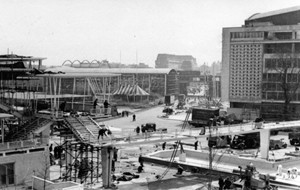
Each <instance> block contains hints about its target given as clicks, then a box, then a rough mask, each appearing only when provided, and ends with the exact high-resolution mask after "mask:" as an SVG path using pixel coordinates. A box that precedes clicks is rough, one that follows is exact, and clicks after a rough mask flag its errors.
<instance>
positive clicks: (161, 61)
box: [155, 54, 197, 70]
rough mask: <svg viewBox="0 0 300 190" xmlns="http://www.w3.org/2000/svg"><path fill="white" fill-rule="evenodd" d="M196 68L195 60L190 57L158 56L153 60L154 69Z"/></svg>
mask: <svg viewBox="0 0 300 190" xmlns="http://www.w3.org/2000/svg"><path fill="white" fill-rule="evenodd" d="M196 67H197V62H196V59H195V58H194V57H193V56H191V55H171V54H158V55H157V58H156V60H155V68H170V69H176V70H194V69H195V68H196Z"/></svg>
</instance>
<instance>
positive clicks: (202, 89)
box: [177, 71, 220, 98]
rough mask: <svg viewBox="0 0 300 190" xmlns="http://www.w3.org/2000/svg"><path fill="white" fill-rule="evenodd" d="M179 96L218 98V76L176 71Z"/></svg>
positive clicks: (198, 72)
mask: <svg viewBox="0 0 300 190" xmlns="http://www.w3.org/2000/svg"><path fill="white" fill-rule="evenodd" d="M177 73H178V86H179V94H184V95H187V96H195V97H210V98H219V97H220V76H215V77H214V76H212V75H203V74H201V72H200V71H178V72H177Z"/></svg>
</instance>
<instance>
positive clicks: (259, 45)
mask: <svg viewBox="0 0 300 190" xmlns="http://www.w3.org/2000/svg"><path fill="white" fill-rule="evenodd" d="M231 47H232V48H241V47H243V48H245V47H246V48H247V47H248V48H251V47H252V48H257V47H261V44H233V45H231Z"/></svg>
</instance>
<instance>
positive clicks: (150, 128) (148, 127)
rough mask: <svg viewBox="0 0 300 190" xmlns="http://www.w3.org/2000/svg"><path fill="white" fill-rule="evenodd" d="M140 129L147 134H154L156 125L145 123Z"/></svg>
mask: <svg viewBox="0 0 300 190" xmlns="http://www.w3.org/2000/svg"><path fill="white" fill-rule="evenodd" d="M141 129H142V130H145V131H147V132H154V131H156V124H155V123H146V124H142V125H141Z"/></svg>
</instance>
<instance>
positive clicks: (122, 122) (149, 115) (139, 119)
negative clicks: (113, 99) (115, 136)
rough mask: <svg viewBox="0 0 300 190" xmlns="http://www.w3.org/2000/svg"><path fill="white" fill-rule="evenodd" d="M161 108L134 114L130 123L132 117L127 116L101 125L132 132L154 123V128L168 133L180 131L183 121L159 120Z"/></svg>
mask: <svg viewBox="0 0 300 190" xmlns="http://www.w3.org/2000/svg"><path fill="white" fill-rule="evenodd" d="M163 108H164V107H163V106H158V107H155V108H151V109H149V110H145V111H140V112H136V113H135V115H136V121H132V115H129V116H128V117H121V118H117V119H112V120H108V121H104V122H103V123H104V124H106V125H109V126H112V127H115V128H120V129H123V130H129V129H132V130H133V129H135V128H136V127H137V126H141V125H142V124H145V123H156V128H167V129H168V131H175V130H176V129H177V130H180V129H181V127H182V123H183V121H179V120H169V119H162V118H159V116H161V115H163V113H162V111H163Z"/></svg>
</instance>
